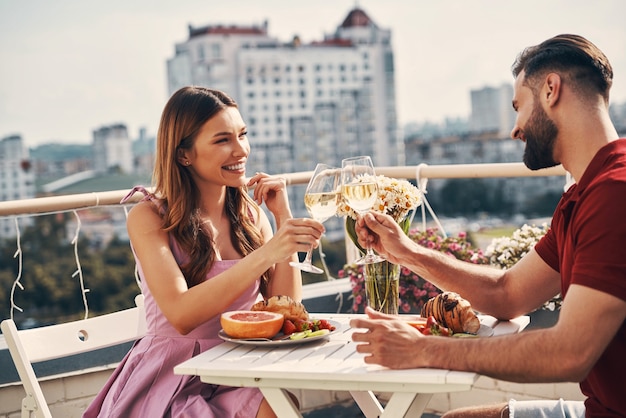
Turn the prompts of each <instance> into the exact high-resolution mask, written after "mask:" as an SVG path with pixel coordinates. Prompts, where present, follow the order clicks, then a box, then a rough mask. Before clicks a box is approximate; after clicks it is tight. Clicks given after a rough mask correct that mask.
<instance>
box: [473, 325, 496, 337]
mask: <svg viewBox="0 0 626 418" xmlns="http://www.w3.org/2000/svg"><path fill="white" fill-rule="evenodd" d="M476 335H478V336H479V337H491V336H492V335H493V328H491V327H490V326H489V325H485V324H480V328H479V329H478V332H477V333H476Z"/></svg>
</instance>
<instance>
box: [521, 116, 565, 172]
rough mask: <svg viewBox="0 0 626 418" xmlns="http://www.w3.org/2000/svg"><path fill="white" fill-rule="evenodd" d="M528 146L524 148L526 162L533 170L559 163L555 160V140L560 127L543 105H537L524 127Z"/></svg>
mask: <svg viewBox="0 0 626 418" xmlns="http://www.w3.org/2000/svg"><path fill="white" fill-rule="evenodd" d="M523 132H524V139H525V140H526V148H525V149H524V164H526V167H528V168H530V169H531V170H539V169H541V168H548V167H554V166H555V165H557V164H559V163H558V162H556V161H554V155H553V153H554V142H555V141H556V137H557V135H558V133H559V129H558V128H557V126H556V125H555V124H554V122H552V120H551V119H550V118H549V117H548V115H547V114H546V112H545V111H544V110H543V108H542V107H541V105H539V104H537V105H535V108H534V109H533V112H532V114H531V115H530V118H529V120H528V122H527V123H526V128H525V129H523Z"/></svg>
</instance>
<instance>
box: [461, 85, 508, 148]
mask: <svg viewBox="0 0 626 418" xmlns="http://www.w3.org/2000/svg"><path fill="white" fill-rule="evenodd" d="M470 95H471V103H472V113H471V115H470V131H471V132H493V133H495V134H497V135H500V136H503V137H507V136H508V135H509V134H510V133H511V129H513V125H515V117H516V114H515V111H514V110H513V106H512V104H511V101H512V100H513V86H512V85H510V84H506V83H505V84H502V85H501V86H499V87H491V86H490V87H484V88H482V89H477V90H472V91H471V92H470Z"/></svg>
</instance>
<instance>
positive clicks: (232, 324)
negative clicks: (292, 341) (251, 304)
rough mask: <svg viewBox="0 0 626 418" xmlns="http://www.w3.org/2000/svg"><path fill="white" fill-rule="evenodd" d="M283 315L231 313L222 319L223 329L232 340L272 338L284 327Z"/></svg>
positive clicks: (227, 313)
mask: <svg viewBox="0 0 626 418" xmlns="http://www.w3.org/2000/svg"><path fill="white" fill-rule="evenodd" d="M284 320H285V318H284V316H283V314H280V313H276V312H266V311H230V312H224V313H223V314H222V316H221V317H220V324H221V325H222V329H223V330H224V332H225V333H226V334H228V336H229V337H232V338H272V337H273V336H274V335H276V334H278V331H280V330H281V329H282V327H283V322H284Z"/></svg>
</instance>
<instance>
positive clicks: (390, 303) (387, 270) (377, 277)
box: [364, 261, 400, 315]
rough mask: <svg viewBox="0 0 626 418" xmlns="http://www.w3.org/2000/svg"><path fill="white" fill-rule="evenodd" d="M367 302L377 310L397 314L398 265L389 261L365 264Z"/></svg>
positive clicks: (398, 301) (398, 300)
mask: <svg viewBox="0 0 626 418" xmlns="http://www.w3.org/2000/svg"><path fill="white" fill-rule="evenodd" d="M364 270H365V297H366V299H367V304H368V306H370V307H371V308H372V309H375V310H377V311H379V312H383V313H387V314H391V315H397V314H398V305H399V303H400V299H399V297H398V291H399V282H400V266H398V265H397V264H394V263H391V262H389V261H381V262H380V263H373V264H366V265H365V268H364Z"/></svg>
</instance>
